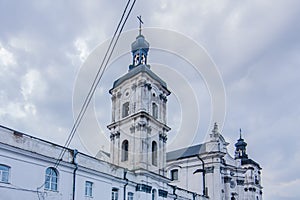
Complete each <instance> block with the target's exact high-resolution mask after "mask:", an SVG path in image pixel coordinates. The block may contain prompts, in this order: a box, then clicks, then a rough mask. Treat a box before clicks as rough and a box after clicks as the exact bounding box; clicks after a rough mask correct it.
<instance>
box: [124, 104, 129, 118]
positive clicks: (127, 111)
mask: <svg viewBox="0 0 300 200" xmlns="http://www.w3.org/2000/svg"><path fill="white" fill-rule="evenodd" d="M129 107H130V106H129V101H127V102H125V103H123V104H122V118H124V117H127V116H128V115H129V111H130V109H129Z"/></svg>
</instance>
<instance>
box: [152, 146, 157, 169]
mask: <svg viewBox="0 0 300 200" xmlns="http://www.w3.org/2000/svg"><path fill="white" fill-rule="evenodd" d="M151 159H152V165H154V166H157V163H158V162H157V160H158V152H157V142H156V141H152V144H151Z"/></svg>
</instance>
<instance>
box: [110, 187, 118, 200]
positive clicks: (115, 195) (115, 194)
mask: <svg viewBox="0 0 300 200" xmlns="http://www.w3.org/2000/svg"><path fill="white" fill-rule="evenodd" d="M111 200H118V189H117V188H113V189H112V190H111Z"/></svg>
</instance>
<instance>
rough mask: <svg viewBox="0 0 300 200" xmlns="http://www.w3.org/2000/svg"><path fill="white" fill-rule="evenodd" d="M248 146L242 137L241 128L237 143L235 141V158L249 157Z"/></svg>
mask: <svg viewBox="0 0 300 200" xmlns="http://www.w3.org/2000/svg"><path fill="white" fill-rule="evenodd" d="M246 146H247V143H246V142H245V141H244V139H243V138H242V130H241V129H240V138H239V139H238V141H237V143H235V147H236V149H235V159H242V158H248V155H247V153H246Z"/></svg>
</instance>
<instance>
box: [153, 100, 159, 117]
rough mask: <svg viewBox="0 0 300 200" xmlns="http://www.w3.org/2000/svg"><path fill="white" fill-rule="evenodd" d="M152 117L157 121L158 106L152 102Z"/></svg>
mask: <svg viewBox="0 0 300 200" xmlns="http://www.w3.org/2000/svg"><path fill="white" fill-rule="evenodd" d="M152 116H153V117H154V118H155V119H158V105H157V104H156V103H154V102H152Z"/></svg>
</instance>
